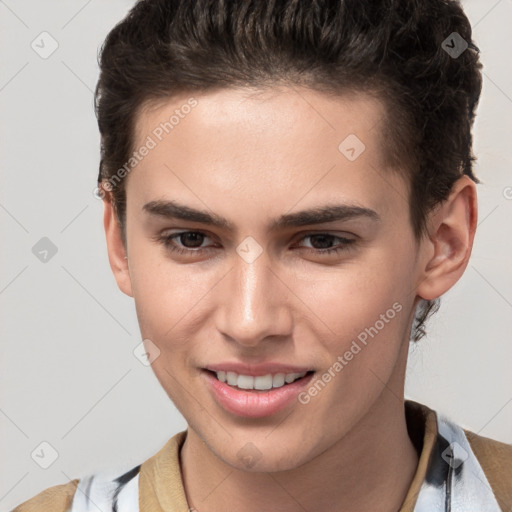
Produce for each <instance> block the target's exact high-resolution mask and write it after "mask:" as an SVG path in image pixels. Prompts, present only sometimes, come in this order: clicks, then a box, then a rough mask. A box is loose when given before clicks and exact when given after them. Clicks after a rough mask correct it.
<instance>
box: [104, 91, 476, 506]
mask: <svg viewBox="0 0 512 512" xmlns="http://www.w3.org/2000/svg"><path fill="white" fill-rule="evenodd" d="M190 96H192V95H187V96H180V97H174V98H172V99H167V100H165V101H161V102H160V103H158V104H152V105H151V106H147V108H144V109H142V110H141V112H140V113H139V115H138V117H137V122H136V141H135V147H140V146H141V145H142V144H143V143H144V141H145V140H146V137H147V136H148V135H151V133H152V130H154V128H155V127H156V126H158V125H159V123H161V122H162V121H164V120H166V119H169V117H170V115H172V113H173V112H174V110H175V109H176V108H180V106H182V105H183V104H185V103H186V101H187V99H188V98H189V97H190ZM194 98H196V99H197V101H198V104H197V106H196V107H195V108H193V109H192V110H191V112H190V113H189V114H187V115H186V116H184V118H183V119H180V122H179V124H178V125H177V126H175V128H174V129H173V131H172V132H171V133H170V134H168V135H166V136H165V137H163V138H162V141H160V142H159V143H158V144H157V146H156V147H155V148H154V149H152V150H151V151H150V152H149V154H148V155H147V156H146V157H145V158H144V159H143V160H142V161H141V162H140V163H138V165H137V166H136V167H135V168H134V169H133V170H132V171H131V173H130V174H129V175H128V176H127V178H126V179H127V183H126V193H127V216H126V240H127V247H124V245H123V242H122V239H121V236H120V227H119V224H118V222H117V219H116V216H115V214H114V211H113V208H112V204H111V200H110V197H109V195H108V194H107V195H106V197H105V200H104V205H105V213H104V227H105V233H106V239H107V247H108V256H109V261H110V264H111V267H112V270H113V273H114V276H115V278H116V280H117V283H118V285H119V288H120V289H121V290H122V291H123V292H124V293H126V294H127V295H129V296H131V297H133V298H134V300H135V305H136V310H137V316H138V321H139V324H140V329H141V333H142V336H143V338H144V339H149V340H151V342H152V343H153V344H154V345H155V346H157V347H158V349H159V350H160V355H159V356H158V357H157V358H156V359H155V360H154V361H153V363H152V368H153V370H154V372H155V375H156V377H157V378H158V380H159V382H160V383H161V385H162V386H163V388H164V389H165V391H166V392H167V394H168V396H169V397H170V398H171V400H172V401H173V402H174V404H175V405H176V407H177V408H178V409H179V410H180V412H181V413H182V414H183V416H184V417H185V419H186V421H187V423H188V436H187V439H186V442H185V444H184V446H183V448H182V451H181V456H180V457H181V467H182V474H183V479H184V486H185V491H186V495H187V499H188V502H189V505H190V506H191V507H195V508H196V509H197V510H198V511H199V512H213V511H218V510H230V511H235V510H236V511H239V512H240V511H242V512H252V511H261V510H265V509H268V510H273V511H279V512H295V511H304V510H308V511H313V510H314V511H315V512H324V511H325V512H327V511H330V512H332V511H333V510H337V511H351V512H357V511H361V512H362V511H368V510H382V511H387V510H389V511H396V510H398V509H399V508H400V505H401V504H402V502H403V500H404V498H405V495H406V493H407V490H408V489H409V486H410V484H411V481H412V479H413V477H414V473H415V471H416V468H417V463H418V456H417V453H416V451H415V449H414V447H413V445H412V443H411V441H410V439H409V437H408V434H407V429H406V422H405V417H404V405H403V398H404V380H405V368H406V362H407V355H408V347H409V333H410V329H411V323H412V320H413V316H414V307H415V305H416V304H417V302H418V301H419V299H420V298H424V299H434V298H436V297H439V296H440V295H442V294H443V293H445V292H446V291H447V290H449V289H450V288H451V287H452V286H453V285H454V284H455V283H456V282H457V281H458V279H459V278H460V277H461V275H462V274H463V272H464V269H465V268H466V265H467V263H468V259H469V256H470V252H471V248H472V244H473V237H474V233H475V228H476V217H477V206H476V187H475V185H474V183H473V182H472V181H471V180H470V179H469V178H467V177H461V178H460V179H459V180H458V181H457V182H456V184H455V186H454V188H453V191H452V193H451V195H450V197H449V199H448V200H447V201H446V202H444V203H443V204H442V205H441V206H440V207H438V208H437V209H435V210H434V211H433V212H432V214H431V216H430V218H429V236H428V237H424V238H422V239H421V240H420V241H418V240H416V239H415V237H414V234H413V231H412V226H411V222H410V218H409V210H408V205H407V197H408V196H407V183H406V182H405V181H403V179H402V178H401V177H400V175H399V173H397V172H394V170H392V169H386V168H385V165H384V157H383V154H382V143H383V142H384V141H382V140H380V126H382V125H381V123H382V122H385V121H384V107H383V105H382V104H381V103H380V102H379V101H378V100H376V99H372V98H370V97H368V96H365V95H363V94H359V95H355V96H354V95H351V96H348V95H344V96H339V97H332V96H331V97H329V96H326V95H324V94H322V93H319V92H315V91H312V90H309V89H297V88H291V87H283V88H280V89H277V88H273V89H271V90H266V91H256V90H252V89H232V90H218V91H215V92H210V93H207V94H201V95H194ZM349 134H356V135H357V137H358V138H359V139H360V140H361V141H363V143H364V144H365V146H366V149H365V151H364V152H363V153H361V155H360V156H359V157H358V158H357V159H356V160H354V161H349V160H348V159H347V158H346V157H345V156H344V155H343V154H342V153H341V152H340V151H339V150H338V146H339V144H340V142H342V141H343V140H344V139H345V138H346V137H347V135H349ZM155 200H175V201H179V203H180V204H184V205H187V206H189V207H191V208H196V209H201V210H205V211H208V212H209V213H215V214H218V215H221V216H223V217H225V218H226V219H227V220H229V221H230V222H231V223H232V224H233V226H234V229H233V230H232V231H229V230H226V229H221V228H217V227H212V226H210V225H206V224H202V223H199V222H191V221H183V220H177V219H172V218H164V217H158V216H152V215H149V214H148V213H147V212H145V211H143V206H144V205H145V204H146V203H148V202H150V201H155ZM334 203H336V204H339V203H347V204H355V205H358V206H362V207H365V208H370V209H372V210H374V211H375V212H377V214H378V215H379V217H380V220H378V221H374V220H372V219H370V218H366V217H361V218H353V219H351V220H341V221H335V222H330V223H329V222H324V223H322V224H311V225H309V226H303V227H291V228H285V229H282V230H280V231H278V232H273V231H271V230H270V229H269V225H270V223H271V221H273V220H274V219H277V218H278V217H279V216H280V215H283V214H285V213H290V212H292V213H293V212H297V211H299V210H303V209H309V208H312V207H315V206H324V205H327V204H334ZM187 230H188V231H195V232H200V233H203V234H204V235H205V236H204V237H201V235H197V237H198V238H197V239H194V238H190V236H189V237H187V236H185V237H181V239H180V238H179V237H175V238H174V243H175V245H176V246H178V247H180V248H182V249H184V250H188V251H190V254H189V255H188V256H187V255H179V254H177V253H173V252H171V251H170V250H169V249H168V248H166V247H165V245H164V244H163V242H162V241H161V240H160V241H159V240H158V239H159V237H161V236H162V235H169V234H175V233H176V232H180V231H187ZM322 233H326V234H330V235H334V236H335V237H338V236H339V237H345V238H350V239H354V240H356V242H355V243H354V244H352V245H351V246H347V248H346V249H345V250H343V251H341V252H340V253H339V254H336V253H332V254H322V249H323V250H325V248H326V247H340V246H342V245H341V241H340V239H337V238H328V239H327V243H326V242H325V238H324V239H322V238H321V237H320V238H318V237H317V238H315V237H314V236H313V238H311V237H307V236H306V235H308V234H309V235H315V234H316V235H319V234H322ZM248 236H251V237H253V238H254V240H256V242H257V243H258V244H259V246H260V247H261V248H262V251H263V252H262V253H261V254H260V256H259V257H258V258H257V259H256V260H255V261H254V262H253V263H247V262H246V261H244V259H242V258H241V257H240V256H239V254H238V253H237V251H236V248H237V246H239V245H240V244H241V243H242V242H243V241H244V239H245V238H246V237H248ZM322 244H324V245H322ZM197 247H200V248H203V249H204V248H207V249H206V250H205V251H204V252H203V253H197V252H194V251H197ZM125 256H127V259H125ZM394 303H399V304H400V305H401V306H402V308H401V311H400V312H399V313H397V314H396V315H395V316H394V318H393V319H392V320H389V322H387V323H386V324H385V327H384V328H382V329H381V330H380V331H379V332H378V334H377V335H376V336H374V338H370V339H369V342H368V344H367V345H366V346H364V348H362V350H361V351H360V352H359V353H358V354H357V355H356V356H354V358H353V359H352V360H351V361H350V362H349V363H348V364H347V365H346V366H344V368H343V370H342V371H341V372H339V373H337V374H336V377H335V378H333V379H332V380H331V381H330V382H329V383H328V384H327V385H326V386H325V387H324V389H322V391H321V392H320V393H318V395H317V396H315V397H312V398H311V400H310V402H309V403H307V404H301V403H299V402H295V401H294V402H293V403H292V404H291V405H290V406H288V407H287V408H285V409H284V410H282V411H280V412H278V413H276V414H274V415H271V416H269V417H265V418H257V419H247V418H240V417H238V416H235V415H233V414H231V413H229V412H227V411H225V410H224V409H223V408H222V407H221V406H220V405H218V404H217V402H216V401H215V400H214V399H213V396H212V395H211V393H210V390H209V388H208V386H207V385H206V384H205V380H204V379H203V378H202V375H201V372H200V368H202V367H204V366H206V365H207V364H209V363H220V362H223V361H228V360H229V361H232V360H237V361H243V362H248V363H258V362H263V361H265V362H267V361H278V362H283V363H289V364H295V365H299V366H307V367H310V368H312V369H314V370H315V371H316V372H317V375H319V376H321V375H322V374H323V373H325V372H327V371H328V369H329V368H330V367H332V365H333V363H334V362H335V361H336V360H337V358H338V356H340V355H343V354H344V353H345V352H346V351H347V350H348V349H349V347H350V345H351V343H352V341H353V340H354V339H356V338H357V336H358V334H359V333H361V332H362V331H364V329H365V328H367V327H370V326H374V325H375V323H376V321H377V320H379V318H381V316H380V315H382V314H385V312H386V311H387V310H388V309H390V308H392V305H393V304H394ZM249 442H250V443H252V444H253V445H254V446H255V447H256V448H257V450H258V453H259V458H258V460H257V463H256V464H255V465H254V466H252V467H250V468H249V467H247V465H246V463H245V462H244V461H243V460H242V459H241V458H240V457H239V456H237V454H238V452H239V450H241V449H242V448H243V447H244V446H245V445H246V444H247V443H249ZM226 504H229V505H228V508H226Z"/></svg>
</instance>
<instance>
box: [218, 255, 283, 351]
mask: <svg viewBox="0 0 512 512" xmlns="http://www.w3.org/2000/svg"><path fill="white" fill-rule="evenodd" d="M234 260H235V261H234V268H232V269H231V271H230V272H229V273H228V275H227V276H226V278H225V279H223V282H222V287H221V289H220V290H219V292H220V293H221V294H222V296H221V298H220V299H219V301H220V302H221V305H220V307H219V309H218V313H219V314H218V318H217V328H218V330H219V331H220V332H221V333H222V334H223V335H224V336H225V337H226V338H227V339H229V340H232V341H234V342H236V343H238V344H240V345H243V346H246V347H255V346H257V345H258V344H260V343H261V342H262V341H263V340H265V339H267V338H269V337H272V338H274V337H288V336H290V335H291V332H292V327H293V318H292V313H291V303H290V300H291V297H290V295H291V293H290V291H289V289H288V288H287V286H286V285H285V284H284V283H283V280H282V278H281V277H280V276H279V275H278V273H277V270H276V269H275V268H272V263H271V261H270V260H269V258H268V257H267V254H266V252H265V251H263V253H262V254H260V255H259V256H258V257H257V258H256V259H255V260H254V261H252V262H248V261H246V260H244V259H243V258H242V257H239V256H238V255H235V257H234Z"/></svg>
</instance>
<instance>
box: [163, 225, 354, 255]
mask: <svg viewBox="0 0 512 512" xmlns="http://www.w3.org/2000/svg"><path fill="white" fill-rule="evenodd" d="M190 233H194V234H199V235H203V236H205V237H208V235H206V234H205V233H203V232H201V231H181V232H180V233H173V234H172V235H163V236H161V237H158V241H159V242H160V243H161V244H162V245H163V246H164V247H165V248H166V249H167V250H169V251H170V252H172V253H175V254H180V255H187V256H192V255H193V254H203V253H204V252H205V251H209V250H211V248H198V249H190V248H189V249H182V248H181V247H177V246H176V245H175V244H174V242H173V239H175V238H179V237H180V236H182V235H186V234H190ZM314 236H327V237H333V238H337V239H338V240H341V243H342V245H341V246H339V247H335V248H327V249H312V248H310V247H303V249H307V250H308V252H312V253H314V254H316V255H318V254H320V255H326V254H333V253H336V254H340V253H342V252H345V251H348V250H349V249H351V247H350V246H351V245H353V244H354V243H355V242H356V240H355V239H352V238H344V237H341V236H337V235H332V234H330V233H319V232H317V233H308V234H306V235H304V236H303V237H302V238H301V240H300V241H302V240H304V239H305V238H311V237H314Z"/></svg>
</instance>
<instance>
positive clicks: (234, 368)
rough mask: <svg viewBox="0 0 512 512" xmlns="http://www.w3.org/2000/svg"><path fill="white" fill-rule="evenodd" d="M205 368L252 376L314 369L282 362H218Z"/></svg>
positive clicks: (302, 371)
mask: <svg viewBox="0 0 512 512" xmlns="http://www.w3.org/2000/svg"><path fill="white" fill-rule="evenodd" d="M204 369H205V370H210V371H212V372H221V371H225V372H235V373H238V374H239V375H250V376H252V377H259V376H262V375H268V374H269V373H272V374H276V373H304V372H309V371H312V369H311V368H306V367H304V366H294V365H290V364H281V363H272V362H270V363H259V364H245V363H239V362H225V363H218V364H209V365H208V366H205V367H204Z"/></svg>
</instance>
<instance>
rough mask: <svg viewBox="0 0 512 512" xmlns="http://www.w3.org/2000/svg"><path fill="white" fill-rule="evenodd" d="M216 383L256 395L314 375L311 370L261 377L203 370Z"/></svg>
mask: <svg viewBox="0 0 512 512" xmlns="http://www.w3.org/2000/svg"><path fill="white" fill-rule="evenodd" d="M203 371H205V372H208V373H209V374H210V375H212V376H213V377H215V378H216V379H217V380H218V381H220V382H223V383H224V384H227V385H228V386H229V387H231V388H233V389H237V390H240V391H252V392H256V393H265V392H269V391H272V390H274V389H280V388H283V387H286V386H289V385H290V384H292V383H295V382H297V381H299V380H302V379H305V378H308V377H309V376H310V375H311V374H313V373H314V371H313V370H310V371H307V372H302V373H286V374H285V373H274V374H270V373H269V374H267V375H261V376H256V377H255V376H251V375H241V374H238V373H235V372H226V371H218V372H214V371H212V370H208V369H206V368H203Z"/></svg>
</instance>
